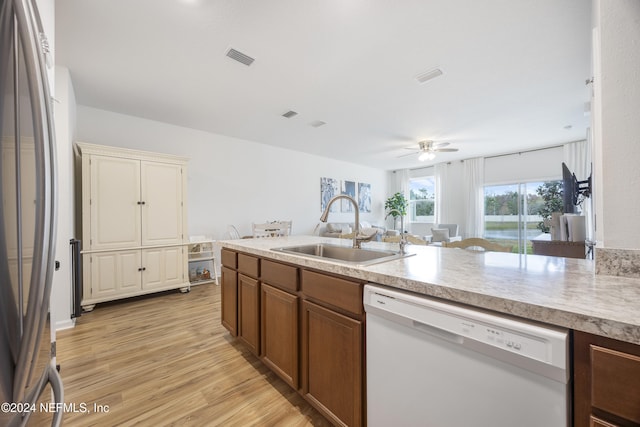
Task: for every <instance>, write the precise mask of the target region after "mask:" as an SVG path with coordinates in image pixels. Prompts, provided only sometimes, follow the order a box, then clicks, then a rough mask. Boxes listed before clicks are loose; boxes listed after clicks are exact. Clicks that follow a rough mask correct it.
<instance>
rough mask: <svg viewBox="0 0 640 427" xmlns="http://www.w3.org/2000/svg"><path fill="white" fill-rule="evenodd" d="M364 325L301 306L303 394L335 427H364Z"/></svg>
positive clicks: (308, 304) (316, 307)
mask: <svg viewBox="0 0 640 427" xmlns="http://www.w3.org/2000/svg"><path fill="white" fill-rule="evenodd" d="M363 344H364V342H363V322H361V321H358V320H354V319H351V318H349V317H347V316H344V315H342V314H339V313H336V312H335V311H332V310H329V309H327V308H324V307H321V306H319V305H317V304H314V303H312V302H309V301H303V302H302V390H303V393H304V395H305V397H306V398H307V400H309V401H310V402H312V403H313V404H314V405H315V406H316V407H317V408H318V409H319V410H320V411H321V412H323V413H324V414H325V416H327V418H329V419H330V420H331V421H332V422H334V423H336V424H337V425H347V426H361V425H363V420H362V417H363V368H364V357H363Z"/></svg>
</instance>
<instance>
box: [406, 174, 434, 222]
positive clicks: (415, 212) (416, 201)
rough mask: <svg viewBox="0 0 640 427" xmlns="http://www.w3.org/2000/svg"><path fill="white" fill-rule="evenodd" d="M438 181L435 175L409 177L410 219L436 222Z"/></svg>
mask: <svg viewBox="0 0 640 427" xmlns="http://www.w3.org/2000/svg"><path fill="white" fill-rule="evenodd" d="M435 203H436V181H435V177H433V176H422V177H416V178H410V179H409V212H408V213H409V220H410V221H411V222H434V212H435Z"/></svg>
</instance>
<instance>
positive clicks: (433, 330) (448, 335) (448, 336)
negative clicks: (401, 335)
mask: <svg viewBox="0 0 640 427" xmlns="http://www.w3.org/2000/svg"><path fill="white" fill-rule="evenodd" d="M413 327H414V328H415V329H417V330H419V331H422V332H426V333H428V334H429V335H433V336H435V337H438V338H442V339H443V340H446V341H449V342H452V343H454V344H463V343H464V337H463V336H462V335H458V334H454V333H453V332H449V331H445V330H444V329H440V328H437V327H435V326H432V325H427V324H426V323H422V322H418V321H417V320H414V321H413Z"/></svg>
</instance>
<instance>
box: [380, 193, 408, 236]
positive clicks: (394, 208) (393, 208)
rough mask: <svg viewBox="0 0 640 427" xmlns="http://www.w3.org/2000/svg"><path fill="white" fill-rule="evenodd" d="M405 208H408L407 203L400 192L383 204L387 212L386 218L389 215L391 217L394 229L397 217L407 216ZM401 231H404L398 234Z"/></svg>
mask: <svg viewBox="0 0 640 427" xmlns="http://www.w3.org/2000/svg"><path fill="white" fill-rule="evenodd" d="M407 206H409V202H408V201H407V199H406V198H405V197H404V194H402V193H400V192H398V193H396V194H394V195H393V196H391V197H389V198H388V199H387V201H386V202H384V208H385V210H387V216H389V215H391V216H392V217H393V225H394V227H395V222H396V220H397V219H398V217H403V216H405V215H406V214H407ZM403 231H404V230H400V232H403Z"/></svg>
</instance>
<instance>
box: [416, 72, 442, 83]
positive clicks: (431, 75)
mask: <svg viewBox="0 0 640 427" xmlns="http://www.w3.org/2000/svg"><path fill="white" fill-rule="evenodd" d="M441 75H442V70H441V69H440V68H434V69H433V70H429V71H425V72H424V73H420V74H418V75H417V76H416V80H417V81H418V83H424V82H426V81H428V80H431V79H435V78H436V77H438V76H441Z"/></svg>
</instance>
